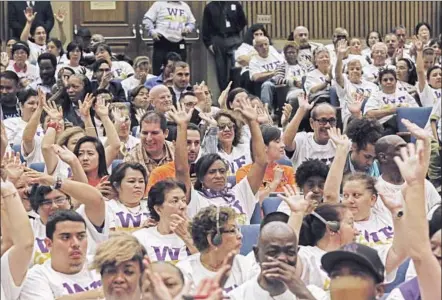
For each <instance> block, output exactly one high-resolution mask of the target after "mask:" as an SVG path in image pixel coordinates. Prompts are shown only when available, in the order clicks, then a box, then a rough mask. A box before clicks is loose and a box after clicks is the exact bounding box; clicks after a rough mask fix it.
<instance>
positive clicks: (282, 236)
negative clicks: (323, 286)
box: [229, 221, 319, 300]
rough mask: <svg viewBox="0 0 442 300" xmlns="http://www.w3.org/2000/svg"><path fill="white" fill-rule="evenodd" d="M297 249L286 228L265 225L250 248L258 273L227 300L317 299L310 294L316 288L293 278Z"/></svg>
mask: <svg viewBox="0 0 442 300" xmlns="http://www.w3.org/2000/svg"><path fill="white" fill-rule="evenodd" d="M297 249H298V243H297V237H296V234H295V232H294V230H293V229H292V228H291V227H290V226H289V225H287V224H286V223H283V222H279V221H274V222H270V223H268V224H266V225H265V226H264V227H263V228H262V230H261V234H260V236H259V240H258V245H257V246H255V247H254V248H253V251H254V253H255V258H256V261H257V262H258V263H259V265H260V267H261V272H260V274H259V275H258V277H255V278H253V279H250V280H248V281H246V282H244V283H243V284H242V285H241V286H239V287H238V288H236V289H234V290H233V291H232V292H230V293H229V296H230V299H232V300H236V299H247V298H249V299H260V300H271V299H293V300H296V299H316V298H315V297H313V295H312V293H311V292H310V291H312V292H313V293H316V291H317V290H318V289H319V288H316V287H312V286H309V287H308V288H307V287H306V286H305V285H304V283H303V282H302V281H301V279H299V277H298V276H297V275H296V268H295V267H296V260H297V254H298V250H297Z"/></svg>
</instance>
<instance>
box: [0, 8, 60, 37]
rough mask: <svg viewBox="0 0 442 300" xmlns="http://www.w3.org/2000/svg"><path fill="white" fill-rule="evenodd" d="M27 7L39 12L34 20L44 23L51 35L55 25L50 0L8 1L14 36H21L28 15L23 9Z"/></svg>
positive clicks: (10, 25)
mask: <svg viewBox="0 0 442 300" xmlns="http://www.w3.org/2000/svg"><path fill="white" fill-rule="evenodd" d="M27 7H30V8H32V11H33V12H36V13H37V14H36V16H35V20H34V22H35V23H36V24H42V25H43V26H44V28H45V29H46V33H47V34H48V35H49V33H50V32H51V30H52V28H53V27H54V13H53V12H52V6H51V2H50V1H8V20H9V22H8V23H9V28H10V29H11V31H12V36H13V37H17V38H19V37H20V35H21V33H22V31H23V28H25V24H26V17H25V15H24V14H23V11H25V10H26V8H27Z"/></svg>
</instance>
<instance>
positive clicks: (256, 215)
mask: <svg viewBox="0 0 442 300" xmlns="http://www.w3.org/2000/svg"><path fill="white" fill-rule="evenodd" d="M261 219H262V218H261V206H260V205H259V203H256V206H255V210H254V211H253V214H252V217H251V218H250V224H261Z"/></svg>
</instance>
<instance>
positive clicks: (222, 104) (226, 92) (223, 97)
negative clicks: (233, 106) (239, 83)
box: [218, 81, 232, 109]
mask: <svg viewBox="0 0 442 300" xmlns="http://www.w3.org/2000/svg"><path fill="white" fill-rule="evenodd" d="M231 87H232V81H230V82H229V84H228V85H227V87H226V88H225V90H224V91H222V92H221V94H220V95H219V98H218V104H219V107H221V109H222V108H224V107H226V105H227V96H228V95H229V92H230V88H231Z"/></svg>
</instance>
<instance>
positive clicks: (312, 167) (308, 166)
mask: <svg viewBox="0 0 442 300" xmlns="http://www.w3.org/2000/svg"><path fill="white" fill-rule="evenodd" d="M327 175H328V166H327V165H326V164H325V163H323V162H322V161H320V160H319V159H309V160H306V161H304V162H303V163H302V164H301V165H300V166H299V167H298V169H296V174H295V180H296V183H297V184H298V185H299V186H300V187H302V186H303V185H304V184H305V183H306V182H307V180H308V179H309V178H310V177H313V176H319V177H322V178H324V179H326V178H327Z"/></svg>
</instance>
